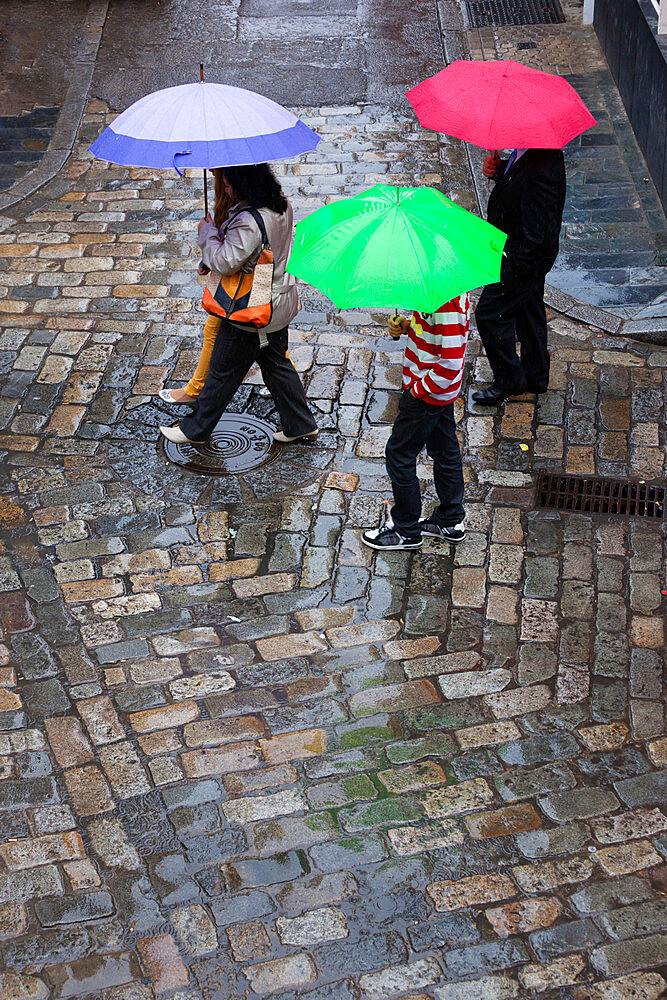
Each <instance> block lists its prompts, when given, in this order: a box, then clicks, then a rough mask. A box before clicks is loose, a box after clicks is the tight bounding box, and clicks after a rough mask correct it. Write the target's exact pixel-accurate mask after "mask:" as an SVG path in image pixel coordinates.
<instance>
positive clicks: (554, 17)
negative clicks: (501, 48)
mask: <svg viewBox="0 0 667 1000" xmlns="http://www.w3.org/2000/svg"><path fill="white" fill-rule="evenodd" d="M466 12H467V14H468V21H469V23H470V26H471V28H496V27H502V26H503V25H510V24H563V23H564V22H565V15H564V14H563V10H562V8H561V5H560V3H559V2H558V0H466Z"/></svg>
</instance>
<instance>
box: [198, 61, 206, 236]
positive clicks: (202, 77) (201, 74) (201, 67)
mask: <svg viewBox="0 0 667 1000" xmlns="http://www.w3.org/2000/svg"><path fill="white" fill-rule="evenodd" d="M199 82H200V83H203V82H204V64H203V63H199ZM204 218H205V219H206V218H208V186H207V183H206V167H204Z"/></svg>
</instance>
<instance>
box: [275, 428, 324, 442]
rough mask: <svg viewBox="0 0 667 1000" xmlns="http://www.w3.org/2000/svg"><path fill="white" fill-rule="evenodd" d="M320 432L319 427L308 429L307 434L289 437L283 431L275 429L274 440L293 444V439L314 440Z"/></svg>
mask: <svg viewBox="0 0 667 1000" xmlns="http://www.w3.org/2000/svg"><path fill="white" fill-rule="evenodd" d="M319 433H320V432H319V431H318V430H317V428H316V429H315V430H314V431H308V433H307V434H297V435H296V437H288V436H287V434H284V433H283V432H282V431H275V433H274V435H273V440H274V441H277V442H278V444H291V443H292V441H301V439H302V438H307V439H308V441H314V440H315V438H316V437H317V435H318V434H319Z"/></svg>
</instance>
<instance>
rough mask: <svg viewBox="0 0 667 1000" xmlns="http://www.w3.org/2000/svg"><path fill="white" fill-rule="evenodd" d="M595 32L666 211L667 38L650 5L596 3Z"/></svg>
mask: <svg viewBox="0 0 667 1000" xmlns="http://www.w3.org/2000/svg"><path fill="white" fill-rule="evenodd" d="M594 25H595V31H596V33H597V35H598V38H599V39H600V44H601V45H602V49H603V51H604V54H605V56H606V59H607V62H608V63H609V69H610V70H611V73H612V75H613V77H614V80H615V81H616V84H617V86H618V89H619V92H620V95H621V98H622V100H623V104H624V105H625V108H626V111H627V113H628V117H629V118H630V121H631V123H632V128H633V130H634V132H635V135H636V136H637V141H638V142H639V145H640V146H641V149H642V152H643V153H644V156H645V157H646V162H647V164H648V168H649V170H650V172H651V176H652V178H653V181H654V183H655V186H656V188H657V189H658V193H659V195H660V198H661V200H662V204H663V206H664V205H665V204H666V203H667V129H666V128H665V109H666V108H667V35H663V36H658V33H657V30H658V16H657V14H656V13H655V10H654V8H653V6H652V4H651V3H650V0H596V3H595V14H594Z"/></svg>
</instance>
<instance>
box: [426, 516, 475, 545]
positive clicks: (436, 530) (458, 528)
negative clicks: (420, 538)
mask: <svg viewBox="0 0 667 1000" xmlns="http://www.w3.org/2000/svg"><path fill="white" fill-rule="evenodd" d="M419 530H420V531H421V533H422V535H430V536H431V537H432V538H442V539H443V541H445V542H451V544H452V545H456V543H457V542H462V541H463V539H464V538H465V536H466V529H465V527H464V525H463V521H461V523H460V524H454V525H452V527H450V528H443V527H442V525H440V524H438V523H437V522H436V521H434V520H433V518H431V517H427V518H425V519H424V520H423V521H420V522H419Z"/></svg>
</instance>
